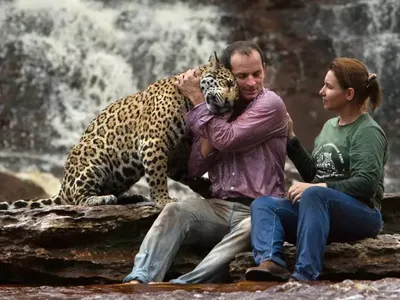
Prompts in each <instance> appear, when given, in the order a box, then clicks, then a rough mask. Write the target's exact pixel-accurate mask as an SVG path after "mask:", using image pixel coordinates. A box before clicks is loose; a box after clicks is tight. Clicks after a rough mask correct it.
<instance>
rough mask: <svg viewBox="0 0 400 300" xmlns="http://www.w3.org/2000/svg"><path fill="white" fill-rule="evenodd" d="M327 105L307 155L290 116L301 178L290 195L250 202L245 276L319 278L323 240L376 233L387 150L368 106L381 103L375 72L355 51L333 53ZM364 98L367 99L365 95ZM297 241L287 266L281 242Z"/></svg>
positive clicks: (292, 153) (291, 149)
mask: <svg viewBox="0 0 400 300" xmlns="http://www.w3.org/2000/svg"><path fill="white" fill-rule="evenodd" d="M319 94H320V96H321V97H322V100H323V104H324V108H325V109H327V110H330V111H334V112H335V113H337V115H338V117H336V118H333V119H330V120H328V121H327V122H326V123H325V124H324V127H323V129H322V131H321V133H320V134H319V136H318V137H317V138H316V140H315V143H314V150H313V152H312V154H311V155H309V154H308V153H307V151H306V150H305V149H304V148H303V147H302V146H301V144H300V142H299V139H298V138H297V137H296V136H295V134H294V131H293V122H292V120H291V118H290V116H289V115H288V119H289V132H288V145H287V151H288V156H289V158H290V159H291V160H292V161H293V163H294V164H295V166H296V168H297V169H298V171H299V173H300V175H301V176H302V178H303V180H304V181H305V182H298V183H295V184H294V185H292V186H291V187H290V188H289V190H288V199H282V198H276V197H268V196H264V197H261V198H258V199H256V200H254V202H253V203H252V205H251V227H252V233H251V242H252V247H253V256H254V259H255V262H256V263H257V265H258V267H253V268H250V269H248V270H247V271H246V279H247V280H287V279H289V277H290V276H291V277H292V279H291V280H317V279H318V277H319V276H320V273H321V270H322V263H323V256H324V250H325V245H326V244H327V243H328V242H346V241H353V240H359V239H363V238H367V237H375V236H377V234H378V233H379V232H380V230H381V228H382V225H383V222H382V216H381V213H380V208H381V200H382V198H383V178H384V165H385V163H386V160H387V157H388V148H387V139H386V136H385V133H384V132H383V130H382V128H381V127H380V126H379V125H378V124H377V123H376V122H375V121H374V120H373V119H372V117H371V116H370V115H369V114H368V112H367V110H368V106H369V105H370V106H371V109H372V111H374V110H375V109H376V108H377V107H378V106H379V105H380V104H381V92H380V87H379V83H378V81H377V79H376V74H371V73H368V70H367V68H366V66H365V65H364V64H363V63H362V62H360V61H358V60H356V59H352V58H337V59H335V60H334V61H333V62H332V63H331V65H330V68H329V71H328V72H327V74H326V77H325V82H324V86H323V87H322V89H321V90H320V92H319ZM368 100H369V101H368ZM284 241H289V242H292V243H294V242H295V243H296V245H297V258H296V265H295V269H294V272H293V273H292V274H290V273H289V271H288V270H287V269H286V263H285V260H284V252H283V242H284Z"/></svg>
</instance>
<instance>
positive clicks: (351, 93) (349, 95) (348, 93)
mask: <svg viewBox="0 0 400 300" xmlns="http://www.w3.org/2000/svg"><path fill="white" fill-rule="evenodd" d="M354 95H355V92H354V89H353V88H348V89H347V91H346V100H347V101H351V100H353V99H354Z"/></svg>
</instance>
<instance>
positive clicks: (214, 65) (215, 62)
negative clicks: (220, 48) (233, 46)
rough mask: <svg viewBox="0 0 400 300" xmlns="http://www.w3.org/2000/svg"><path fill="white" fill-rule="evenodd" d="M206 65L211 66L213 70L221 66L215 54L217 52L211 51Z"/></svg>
mask: <svg viewBox="0 0 400 300" xmlns="http://www.w3.org/2000/svg"><path fill="white" fill-rule="evenodd" d="M208 66H209V67H211V68H212V69H213V70H217V69H219V68H220V67H221V62H220V61H219V58H218V56H217V52H215V51H214V52H213V53H212V54H211V55H210V58H209V59H208Z"/></svg>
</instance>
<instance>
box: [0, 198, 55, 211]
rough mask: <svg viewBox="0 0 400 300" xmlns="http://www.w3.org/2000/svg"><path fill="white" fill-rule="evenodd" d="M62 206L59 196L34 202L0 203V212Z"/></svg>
mask: <svg viewBox="0 0 400 300" xmlns="http://www.w3.org/2000/svg"><path fill="white" fill-rule="evenodd" d="M60 204H62V199H61V197H60V196H59V195H55V196H53V197H51V198H45V199H36V200H16V201H14V202H11V203H9V202H0V210H12V209H21V208H24V209H35V208H42V207H45V206H51V205H60Z"/></svg>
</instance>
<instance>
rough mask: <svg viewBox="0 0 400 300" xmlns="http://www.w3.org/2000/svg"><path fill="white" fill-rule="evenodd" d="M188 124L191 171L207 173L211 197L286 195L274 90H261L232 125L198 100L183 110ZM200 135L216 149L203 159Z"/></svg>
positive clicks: (283, 133)
mask: <svg viewBox="0 0 400 300" xmlns="http://www.w3.org/2000/svg"><path fill="white" fill-rule="evenodd" d="M186 124H187V126H188V128H190V129H191V130H192V132H193V133H194V136H195V142H194V144H193V147H192V152H191V156H190V161H189V175H190V176H202V175H203V174H204V173H206V172H208V177H209V178H210V180H211V182H212V194H213V197H216V198H219V199H226V198H233V197H243V196H246V197H251V198H257V197H260V196H263V195H271V196H277V197H283V196H285V182H284V166H285V158H286V140H287V119H286V107H285V104H284V102H283V101H282V99H281V98H280V97H279V96H278V95H277V94H275V93H274V92H272V91H271V90H269V89H263V91H262V92H261V93H260V94H259V95H258V97H257V98H256V99H254V100H253V101H252V102H251V103H250V104H249V105H248V106H247V107H246V109H245V110H244V112H243V113H242V114H241V115H240V116H239V117H238V118H237V119H236V120H234V121H232V122H230V123H228V122H227V118H224V117H220V116H215V115H213V114H212V113H211V112H209V110H208V109H207V107H206V104H205V103H202V104H199V105H197V106H195V107H194V108H193V109H192V110H191V111H189V112H188V113H187V115H186ZM201 136H202V137H205V138H207V139H208V141H209V142H210V143H211V144H212V145H213V146H214V147H215V148H216V150H214V151H213V152H212V153H210V154H209V155H208V156H207V157H206V158H204V157H203V155H202V154H201V144H200V137H201Z"/></svg>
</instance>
